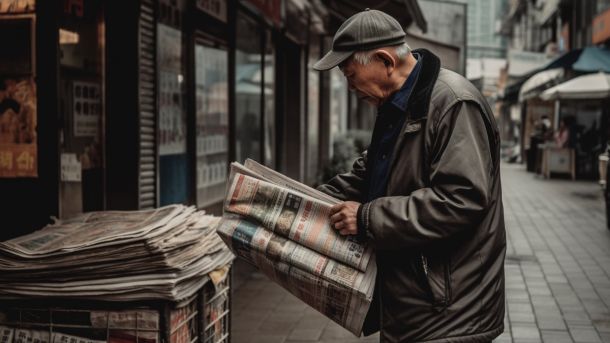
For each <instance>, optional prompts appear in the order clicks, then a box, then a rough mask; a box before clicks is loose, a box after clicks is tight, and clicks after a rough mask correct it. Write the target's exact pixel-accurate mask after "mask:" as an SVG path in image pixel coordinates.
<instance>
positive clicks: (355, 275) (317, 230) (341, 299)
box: [217, 160, 377, 336]
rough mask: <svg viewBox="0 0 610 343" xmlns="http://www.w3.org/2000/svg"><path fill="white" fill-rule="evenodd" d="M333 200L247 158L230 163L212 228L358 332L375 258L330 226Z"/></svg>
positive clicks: (240, 254)
mask: <svg viewBox="0 0 610 343" xmlns="http://www.w3.org/2000/svg"><path fill="white" fill-rule="evenodd" d="M338 202H339V200H337V199H334V198H332V197H330V196H328V195H326V194H324V193H321V192H319V191H317V190H315V189H313V188H310V187H308V186H306V185H303V184H301V183H299V182H297V181H294V180H292V179H290V178H288V177H286V176H284V175H282V174H279V173H277V172H275V171H273V170H271V169H269V168H267V167H265V166H262V165H260V164H258V163H256V162H254V161H252V160H247V161H246V163H245V165H241V164H239V163H233V164H232V165H231V174H230V177H229V182H228V185H227V194H226V197H225V203H224V216H223V218H222V220H221V222H220V224H219V226H218V230H217V231H218V234H219V235H220V237H221V238H222V239H223V240H224V241H225V243H227V245H228V246H229V248H230V249H231V250H232V251H233V253H234V254H235V255H236V256H238V257H239V258H242V259H244V260H246V261H248V262H249V263H251V264H252V265H254V266H255V267H257V268H258V269H259V270H260V271H261V272H263V273H264V274H265V275H267V276H268V277H269V278H270V279H272V280H273V281H275V282H276V283H278V284H279V285H281V286H282V287H284V288H285V289H286V290H288V291H289V292H291V293H292V294H293V295H295V296H296V297H298V298H299V299H301V300H302V301H304V302H305V303H307V304H308V305H310V306H311V307H313V308H315V309H316V310H318V311H319V312H321V313H322V314H324V315H326V316H327V317H329V318H330V319H332V320H333V321H335V322H336V323H338V324H339V325H341V326H343V327H344V328H346V329H347V330H349V331H350V332H352V333H353V334H354V335H356V336H360V334H361V332H362V326H363V323H364V318H365V317H366V314H367V312H368V309H369V307H370V305H371V300H372V297H373V290H374V286H375V276H376V274H377V265H376V263H375V256H374V254H373V251H372V248H371V247H370V245H367V244H366V242H359V241H357V240H356V239H355V237H353V236H342V235H340V234H339V233H338V232H336V231H335V230H333V229H332V228H331V227H330V221H329V214H330V208H331V207H332V205H334V204H336V203H338Z"/></svg>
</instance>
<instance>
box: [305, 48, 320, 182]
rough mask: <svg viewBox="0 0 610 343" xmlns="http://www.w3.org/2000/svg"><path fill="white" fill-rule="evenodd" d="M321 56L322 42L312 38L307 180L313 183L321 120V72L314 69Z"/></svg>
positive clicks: (309, 76)
mask: <svg viewBox="0 0 610 343" xmlns="http://www.w3.org/2000/svg"><path fill="white" fill-rule="evenodd" d="M319 58H320V44H319V41H318V40H317V39H315V38H314V39H312V40H311V41H310V44H309V58H308V63H307V77H308V80H307V82H308V87H307V181H308V182H310V183H313V182H314V181H315V180H316V175H317V173H318V146H319V137H320V134H319V127H318V125H319V122H320V78H319V77H320V72H318V71H317V70H315V69H313V65H314V63H316V61H317V60H318V59H319Z"/></svg>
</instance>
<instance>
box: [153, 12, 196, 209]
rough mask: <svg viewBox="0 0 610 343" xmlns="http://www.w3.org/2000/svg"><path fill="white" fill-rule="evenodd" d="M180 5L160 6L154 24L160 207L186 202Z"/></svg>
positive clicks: (185, 150)
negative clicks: (157, 21)
mask: <svg viewBox="0 0 610 343" xmlns="http://www.w3.org/2000/svg"><path fill="white" fill-rule="evenodd" d="M183 6H184V3H183V1H162V2H160V3H159V7H160V8H159V12H160V14H159V20H160V22H159V23H158V24H157V66H158V76H157V84H158V95H157V96H158V101H157V104H158V109H157V110H158V115H159V119H158V120H159V124H158V125H159V131H158V135H159V137H158V144H159V145H158V153H159V180H160V185H159V186H160V187H159V188H160V189H159V191H160V199H159V203H160V205H167V204H172V203H184V202H186V201H187V199H188V190H189V182H188V180H189V173H188V170H189V169H188V155H187V147H186V139H187V129H186V102H185V92H186V83H185V77H184V75H185V67H186V64H185V63H184V56H185V55H184V41H183V35H182V31H181V22H182V21H181V13H182V9H183Z"/></svg>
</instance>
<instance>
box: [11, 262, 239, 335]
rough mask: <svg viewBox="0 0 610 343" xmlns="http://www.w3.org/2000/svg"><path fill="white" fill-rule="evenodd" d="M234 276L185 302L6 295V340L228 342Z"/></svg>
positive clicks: (202, 289) (199, 292)
mask: <svg viewBox="0 0 610 343" xmlns="http://www.w3.org/2000/svg"><path fill="white" fill-rule="evenodd" d="M230 274H231V273H229V274H228V275H227V278H226V279H225V280H224V281H223V282H222V283H220V284H219V285H218V286H217V287H214V285H213V284H212V282H208V283H206V284H205V285H204V286H203V287H202V288H201V289H200V290H199V291H198V292H197V293H196V294H195V295H193V296H192V297H191V298H189V299H187V300H185V301H182V302H180V303H174V302H170V301H129V302H110V301H96V300H74V299H63V300H57V299H40V298H36V299H35V298H31V299H28V298H21V299H10V300H6V299H0V343H98V341H100V342H108V343H228V342H230V336H229V332H230ZM6 327H8V328H10V329H13V330H12V335H11V336H7V335H3V330H2V329H4V328H6ZM10 329H9V331H10ZM4 331H6V330H4ZM9 331H6V332H5V333H6V334H8V332H9Z"/></svg>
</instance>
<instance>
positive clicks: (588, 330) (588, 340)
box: [570, 326, 601, 343]
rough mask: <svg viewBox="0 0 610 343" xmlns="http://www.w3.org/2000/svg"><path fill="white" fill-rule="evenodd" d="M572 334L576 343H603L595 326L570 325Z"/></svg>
mask: <svg viewBox="0 0 610 343" xmlns="http://www.w3.org/2000/svg"><path fill="white" fill-rule="evenodd" d="M570 334H571V335H572V338H574V342H576V343H601V338H600V337H599V334H598V333H597V331H596V330H595V328H594V327H591V326H590V327H578V326H576V327H570Z"/></svg>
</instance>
